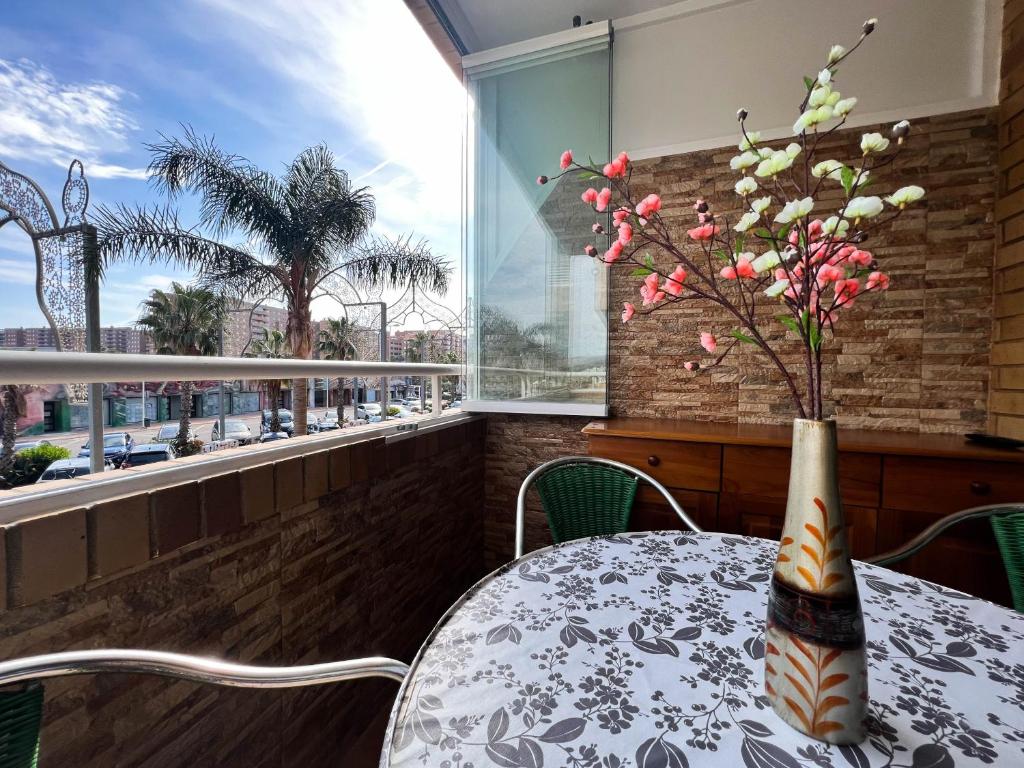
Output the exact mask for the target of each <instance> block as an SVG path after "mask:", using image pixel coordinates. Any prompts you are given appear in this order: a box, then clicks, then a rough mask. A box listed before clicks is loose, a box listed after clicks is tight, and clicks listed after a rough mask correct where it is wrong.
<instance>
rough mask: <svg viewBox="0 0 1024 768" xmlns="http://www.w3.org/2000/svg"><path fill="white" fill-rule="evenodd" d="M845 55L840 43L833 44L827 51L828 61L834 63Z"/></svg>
mask: <svg viewBox="0 0 1024 768" xmlns="http://www.w3.org/2000/svg"><path fill="white" fill-rule="evenodd" d="M845 55H846V49H845V48H843V46H841V45H833V46H832V47H831V48H829V51H828V63H829V64H835V63H836V62H837V61H839V60H840V59H841V58H843V56H845Z"/></svg>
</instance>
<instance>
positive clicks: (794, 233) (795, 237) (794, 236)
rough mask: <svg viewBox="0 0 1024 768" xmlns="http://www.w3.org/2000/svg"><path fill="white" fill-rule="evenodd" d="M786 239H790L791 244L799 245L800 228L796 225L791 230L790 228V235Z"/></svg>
mask: <svg viewBox="0 0 1024 768" xmlns="http://www.w3.org/2000/svg"><path fill="white" fill-rule="evenodd" d="M786 239H787V240H788V241H789V244H790V245H799V244H800V230H799V229H797V228H796V227H793V228H792V229H791V230H789V235H787V236H786Z"/></svg>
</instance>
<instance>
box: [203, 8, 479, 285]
mask: <svg viewBox="0 0 1024 768" xmlns="http://www.w3.org/2000/svg"><path fill="white" fill-rule="evenodd" d="M195 1H196V2H198V3H200V4H202V5H204V6H206V7H207V8H213V9H216V10H218V11H219V12H221V13H222V14H224V16H225V17H226V18H225V23H224V25H223V28H222V29H219V30H218V32H219V33H220V34H221V35H223V36H224V37H226V38H228V39H231V40H232V41H233V42H234V43H235V44H237V45H238V46H240V47H242V48H243V49H246V50H248V51H249V52H250V54H251V55H252V56H253V60H254V62H261V63H262V64H263V66H265V67H267V68H268V69H269V70H271V71H273V72H275V73H277V74H278V75H283V76H285V77H287V78H289V79H291V80H293V81H294V82H295V85H296V88H297V91H298V93H300V94H305V96H306V100H307V101H308V103H309V104H310V105H311V108H312V109H315V110H317V112H318V113H319V114H326V115H327V116H329V117H331V118H333V119H334V120H335V121H336V122H337V123H338V124H340V125H342V126H344V127H345V129H346V130H347V131H348V132H349V133H354V135H355V136H357V137H359V138H360V139H361V140H362V141H363V142H364V143H365V144H366V145H367V146H369V147H370V148H371V149H372V151H373V152H374V154H375V155H376V157H374V158H372V162H377V161H379V162H377V165H376V167H373V168H370V169H368V170H366V171H365V172H363V173H362V175H360V176H358V177H357V183H359V184H365V185H369V186H371V187H372V189H373V192H374V194H375V196H376V198H377V212H378V223H377V227H376V229H377V230H378V231H379V232H381V233H383V234H390V235H397V234H401V233H409V232H415V233H416V235H417V236H424V237H426V238H427V239H428V240H429V241H430V242H431V243H432V245H433V246H434V248H435V250H436V251H437V252H441V253H444V254H445V255H447V256H448V257H449V258H450V259H451V260H452V262H453V264H454V265H455V266H457V265H458V261H459V248H460V239H459V234H460V219H461V175H462V171H461V165H462V132H463V128H464V110H465V92H464V91H463V89H462V86H461V84H460V83H459V82H458V80H457V79H456V78H455V76H454V75H453V74H452V72H451V70H450V69H449V68H448V66H447V65H446V64H445V63H444V61H443V60H442V59H441V57H440V55H439V54H438V53H437V51H436V50H435V49H434V47H433V44H432V43H431V42H430V41H429V39H428V38H427V36H426V34H425V33H424V32H423V30H422V29H421V28H420V26H419V24H418V23H417V21H416V20H415V18H414V17H413V16H412V14H411V13H410V12H409V11H408V10H407V9H406V8H405V6H404V5H402V4H401V3H399V2H397V1H393V2H381V0H346V2H324V1H323V0H263V1H262V2H259V3H253V2H251V0H195ZM281 19H287V20H288V23H287V24H282V23H281ZM334 149H335V150H336V151H337V152H338V154H339V155H341V154H342V153H343V152H345V151H346V150H348V149H349V147H338V146H336V147H334ZM367 164H368V163H367ZM458 294H459V288H458V285H455V286H453V289H452V290H451V291H450V294H449V297H448V303H451V304H457V303H459V302H460V301H461V298H460V297H459V296H458Z"/></svg>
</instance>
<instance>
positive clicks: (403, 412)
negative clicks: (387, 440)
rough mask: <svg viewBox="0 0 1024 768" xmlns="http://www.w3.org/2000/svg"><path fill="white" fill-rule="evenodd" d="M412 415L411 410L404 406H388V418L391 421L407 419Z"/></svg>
mask: <svg viewBox="0 0 1024 768" xmlns="http://www.w3.org/2000/svg"><path fill="white" fill-rule="evenodd" d="M396 408H397V409H398V412H397V413H395V409H396ZM412 415H413V412H412V410H411V409H409V408H406V407H405V406H404V405H391V404H389V405H388V416H389V418H392V419H407V418H409V417H410V416H412Z"/></svg>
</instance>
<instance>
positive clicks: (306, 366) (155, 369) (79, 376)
mask: <svg viewBox="0 0 1024 768" xmlns="http://www.w3.org/2000/svg"><path fill="white" fill-rule="evenodd" d="M463 373H464V370H463V366H461V365H442V364H436V363H381V362H372V361H371V362H361V361H351V360H345V361H341V360H276V359H269V358H258V357H189V356H174V355H121V354H116V355H115V354H108V353H96V352H32V351H6V350H0V384H48V383H54V382H62V381H73V382H81V383H84V384H103V383H106V382H116V381H233V380H236V379H251V380H259V379H293V378H299V379H306V378H310V379H312V378H324V377H327V378H331V377H344V378H355V377H380V378H381V388H382V390H385V391H386V389H387V387H388V381H387V380H388V378H389V377H392V376H420V377H424V378H430V379H431V387H432V389H433V393H434V395H433V400H434V402H433V405H432V408H431V416H433V417H437V416H440V415H441V394H442V390H441V377H442V376H461V375H463ZM95 390H96V388H95V387H93V388H91V389H90V397H94V396H95V394H94V393H95ZM385 402H386V400H385ZM94 406H95V404H90V408H89V442H90V444H91V445H93V446H102V445H103V423H102V418H101V413H100V410H101V409H99V408H97V407H94ZM381 418H382V419H385V420H386V418H387V413H386V408H385V407H384V406H382V408H381ZM90 464H91V465H95V466H91V467H90V468H91V471H92V472H95V473H99V472H102V471H103V452H102V451H101V450H100V451H96V450H92V451H90Z"/></svg>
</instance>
